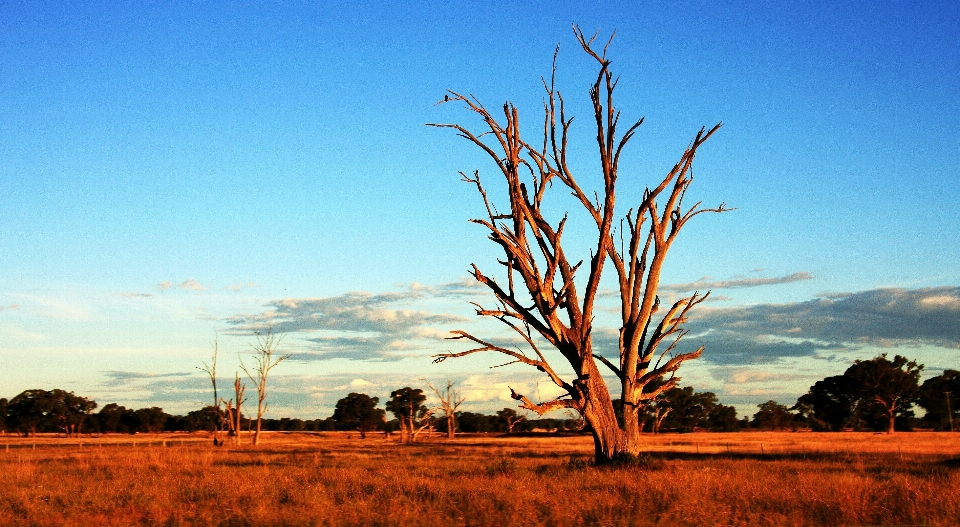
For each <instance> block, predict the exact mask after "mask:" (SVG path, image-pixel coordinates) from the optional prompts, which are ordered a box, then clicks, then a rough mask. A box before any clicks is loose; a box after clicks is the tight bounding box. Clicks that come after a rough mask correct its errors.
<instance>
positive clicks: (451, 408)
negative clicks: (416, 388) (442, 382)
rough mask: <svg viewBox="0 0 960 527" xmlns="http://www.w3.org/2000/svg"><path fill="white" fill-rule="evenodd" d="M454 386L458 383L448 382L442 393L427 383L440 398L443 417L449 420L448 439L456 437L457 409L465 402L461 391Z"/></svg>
mask: <svg viewBox="0 0 960 527" xmlns="http://www.w3.org/2000/svg"><path fill="white" fill-rule="evenodd" d="M424 382H426V379H424ZM454 384H456V383H454V382H453V381H451V380H447V387H446V389H444V390H443V392H441V391H440V390H438V389H436V388H434V387H433V385H432V384H430V383H429V382H427V386H429V387H430V389H431V390H433V393H435V394H437V397H438V398H440V408H441V409H442V410H443V416H444V418H446V420H447V439H453V438H454V437H455V435H456V432H457V408H460V405H461V404H463V401H464V399H463V397H461V396H460V391H459V390H455V389H454V388H453V386H454Z"/></svg>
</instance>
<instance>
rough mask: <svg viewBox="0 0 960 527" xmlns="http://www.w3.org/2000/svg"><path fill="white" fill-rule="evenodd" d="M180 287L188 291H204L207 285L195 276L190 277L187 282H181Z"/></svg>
mask: <svg viewBox="0 0 960 527" xmlns="http://www.w3.org/2000/svg"><path fill="white" fill-rule="evenodd" d="M177 287H179V288H180V289H184V290H187V291H203V290H204V289H205V287H203V285H202V284H201V283H200V282H198V281H197V280H196V279H194V278H188V279H187V280H186V281H185V282H183V283H181V284H180V285H179V286H177Z"/></svg>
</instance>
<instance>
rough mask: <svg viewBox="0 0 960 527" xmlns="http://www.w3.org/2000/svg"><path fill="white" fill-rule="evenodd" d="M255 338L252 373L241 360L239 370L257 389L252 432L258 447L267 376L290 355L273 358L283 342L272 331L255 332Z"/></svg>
mask: <svg viewBox="0 0 960 527" xmlns="http://www.w3.org/2000/svg"><path fill="white" fill-rule="evenodd" d="M256 337H257V342H256V343H255V344H251V345H250V346H251V347H252V348H253V351H254V357H253V361H254V366H253V372H252V373H251V372H250V370H248V369H247V366H246V365H245V364H243V360H241V361H240V368H242V369H243V372H244V373H246V374H247V377H249V378H250V381H251V382H253V384H254V386H256V388H257V428H256V430H254V432H253V444H254V445H259V444H260V427H261V424H262V423H263V414H264V412H266V411H267V402H266V401H267V376H268V375H269V374H270V370H272V369H273V368H274V366H276V365H277V364H280V363H281V362H283V361H285V360H286V359H289V358H290V355H280V356H277V357H274V353H276V351H277V348H278V347H279V346H280V342H282V341H283V335H280V336H279V337H278V336H277V335H274V334H273V332H272V331H270V330H267V332H266V334H262V333H260V332H257V333H256Z"/></svg>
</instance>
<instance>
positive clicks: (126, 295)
mask: <svg viewBox="0 0 960 527" xmlns="http://www.w3.org/2000/svg"><path fill="white" fill-rule="evenodd" d="M116 296H119V297H120V298H149V297H151V296H153V293H117V295H116Z"/></svg>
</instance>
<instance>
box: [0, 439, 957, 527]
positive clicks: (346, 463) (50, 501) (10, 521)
mask: <svg viewBox="0 0 960 527" xmlns="http://www.w3.org/2000/svg"><path fill="white" fill-rule="evenodd" d="M244 439H245V440H246V438H244ZM644 441H645V445H644V450H645V451H647V452H648V453H649V454H648V455H644V456H642V460H641V463H639V464H637V465H629V466H620V467H614V468H605V467H594V466H592V464H591V463H590V460H591V457H592V441H591V439H590V438H589V437H588V436H573V437H554V436H535V437H531V436H516V437H500V436H495V435H462V436H459V437H458V438H457V439H456V440H454V441H447V440H446V439H443V438H440V437H439V436H436V437H427V438H425V440H423V441H421V442H418V443H416V444H413V445H400V444H398V443H397V441H396V437H394V438H393V439H391V440H386V439H385V438H384V437H383V435H378V434H370V435H369V436H368V438H367V439H365V440H361V439H359V436H358V435H357V434H345V433H323V434H310V433H267V434H265V440H264V442H263V444H262V445H260V446H258V447H253V446H251V445H249V444H244V445H242V446H239V447H236V446H224V447H219V448H215V447H213V445H212V442H211V440H210V438H209V436H207V435H206V434H157V435H143V434H138V435H136V436H129V435H110V436H103V437H86V436H85V437H83V438H81V439H76V438H63V437H59V438H58V437H38V438H20V437H13V436H5V437H2V438H0V488H3V490H4V491H3V493H0V523H2V524H4V525H130V524H134V525H196V524H203V525H655V524H663V525H721V524H722V525H956V522H957V518H960V434H950V433H926V432H915V433H900V434H892V435H874V434H869V433H835V434H818V433H810V432H796V433H793V432H776V433H771V432H746V433H731V434H710V433H702V434H663V435H658V436H653V435H649V436H645V437H644Z"/></svg>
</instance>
